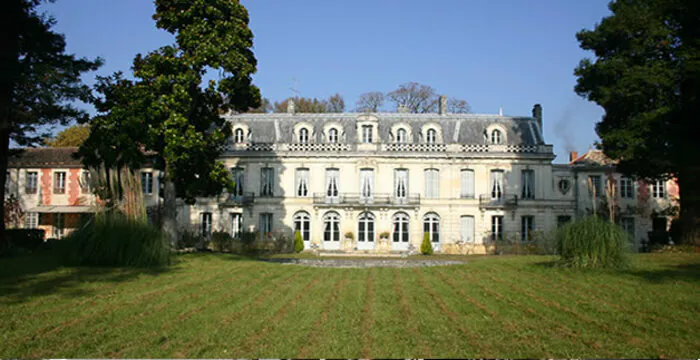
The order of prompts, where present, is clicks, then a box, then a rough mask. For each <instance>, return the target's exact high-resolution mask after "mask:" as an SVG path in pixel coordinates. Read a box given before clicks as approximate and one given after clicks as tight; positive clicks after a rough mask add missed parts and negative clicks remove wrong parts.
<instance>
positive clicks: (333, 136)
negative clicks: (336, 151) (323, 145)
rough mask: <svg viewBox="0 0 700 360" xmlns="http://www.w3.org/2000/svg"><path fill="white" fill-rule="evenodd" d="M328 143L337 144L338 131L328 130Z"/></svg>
mask: <svg viewBox="0 0 700 360" xmlns="http://www.w3.org/2000/svg"><path fill="white" fill-rule="evenodd" d="M328 142H329V143H331V144H335V143H337V142H338V129H335V128H333V129H330V130H328Z"/></svg>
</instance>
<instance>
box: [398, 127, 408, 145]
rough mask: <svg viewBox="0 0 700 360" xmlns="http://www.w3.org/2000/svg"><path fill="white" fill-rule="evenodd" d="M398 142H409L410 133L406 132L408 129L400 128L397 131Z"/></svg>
mask: <svg viewBox="0 0 700 360" xmlns="http://www.w3.org/2000/svg"><path fill="white" fill-rule="evenodd" d="M396 142H397V143H399V144H405V143H407V142H408V133H406V129H399V130H397V131H396Z"/></svg>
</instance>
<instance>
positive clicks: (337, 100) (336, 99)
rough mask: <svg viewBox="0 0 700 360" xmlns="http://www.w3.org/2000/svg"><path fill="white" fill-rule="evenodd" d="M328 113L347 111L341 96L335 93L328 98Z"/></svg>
mask: <svg viewBox="0 0 700 360" xmlns="http://www.w3.org/2000/svg"><path fill="white" fill-rule="evenodd" d="M326 107H327V110H328V112H331V113H342V112H344V111H345V100H343V97H342V96H340V94H338V93H335V95H332V96H331V97H329V98H328V105H327V106H326Z"/></svg>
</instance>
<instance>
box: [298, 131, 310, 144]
mask: <svg viewBox="0 0 700 360" xmlns="http://www.w3.org/2000/svg"><path fill="white" fill-rule="evenodd" d="M299 143H300V144H308V143H309V130H308V129H301V130H299Z"/></svg>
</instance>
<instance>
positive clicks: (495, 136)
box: [491, 130, 501, 145]
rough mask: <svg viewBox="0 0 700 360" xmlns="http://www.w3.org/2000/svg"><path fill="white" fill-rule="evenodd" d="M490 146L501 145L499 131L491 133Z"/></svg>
mask: <svg viewBox="0 0 700 360" xmlns="http://www.w3.org/2000/svg"><path fill="white" fill-rule="evenodd" d="M491 144H494V145H500V144H501V131H500V130H494V131H492V132H491Z"/></svg>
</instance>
